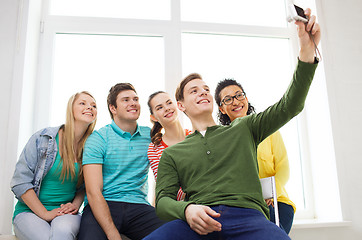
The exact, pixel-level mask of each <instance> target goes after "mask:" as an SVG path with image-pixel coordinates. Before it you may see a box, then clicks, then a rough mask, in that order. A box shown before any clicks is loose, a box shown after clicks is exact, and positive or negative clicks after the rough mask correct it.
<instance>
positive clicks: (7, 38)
mask: <svg viewBox="0 0 362 240" xmlns="http://www.w3.org/2000/svg"><path fill="white" fill-rule="evenodd" d="M18 4H19V1H18V0H1V3H0V39H1V40H0V79H1V87H0V102H1V103H2V107H1V118H0V183H1V184H0V201H1V202H0V216H1V218H0V234H3V233H9V231H10V230H11V216H12V206H9V205H6V204H3V203H2V202H11V200H12V199H13V194H12V193H11V192H10V188H9V184H10V178H11V175H12V173H11V172H13V171H14V159H15V158H16V149H17V135H18V128H19V126H18V123H19V121H18V118H19V109H20V101H19V100H18V99H20V93H21V91H18V90H16V89H14V88H16V87H17V86H18V85H17V83H16V82H14V81H13V79H14V71H13V70H14V63H15V59H16V56H17V54H18V50H19V48H18V46H19V45H18V43H19V42H18V41H17V22H18ZM13 90H15V91H13ZM19 90H21V89H19ZM13 93H15V94H13ZM17 93H18V94H17ZM11 135H12V136H11Z"/></svg>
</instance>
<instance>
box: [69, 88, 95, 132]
mask: <svg viewBox="0 0 362 240" xmlns="http://www.w3.org/2000/svg"><path fill="white" fill-rule="evenodd" d="M73 116H74V121H75V122H83V123H86V124H88V125H89V124H90V123H92V122H93V121H94V120H95V119H96V117H97V105H96V103H95V101H94V99H93V98H92V97H91V96H89V95H88V94H85V93H81V94H79V96H78V97H77V98H76V99H75V100H74V103H73Z"/></svg>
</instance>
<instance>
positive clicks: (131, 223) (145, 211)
mask: <svg viewBox="0 0 362 240" xmlns="http://www.w3.org/2000/svg"><path fill="white" fill-rule="evenodd" d="M107 203H108V207H109V210H110V212H111V216H112V219H113V222H114V224H115V226H116V228H117V229H118V231H119V232H120V233H121V234H124V235H126V236H127V237H128V238H130V239H132V240H137V239H142V238H144V237H145V236H147V235H148V234H150V233H151V232H153V231H154V230H155V229H157V228H158V227H160V226H161V225H162V224H163V223H164V222H163V221H161V220H160V219H159V218H158V217H157V216H156V212H155V209H154V207H152V206H150V205H147V204H137V203H125V202H112V201H107ZM78 239H79V240H93V239H94V240H102V239H104V240H106V239H107V236H106V234H105V233H104V231H103V229H102V228H101V226H100V225H99V224H98V222H97V220H96V219H95V217H94V215H93V213H92V210H91V208H90V206H89V204H88V205H87V206H86V207H85V208H84V211H83V214H82V220H81V223H80V230H79V234H78Z"/></svg>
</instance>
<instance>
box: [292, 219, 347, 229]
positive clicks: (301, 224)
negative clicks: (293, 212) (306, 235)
mask: <svg viewBox="0 0 362 240" xmlns="http://www.w3.org/2000/svg"><path fill="white" fill-rule="evenodd" d="M349 226H351V221H343V220H336V221H328V220H318V219H300V220H294V222H293V229H306V228H330V227H349Z"/></svg>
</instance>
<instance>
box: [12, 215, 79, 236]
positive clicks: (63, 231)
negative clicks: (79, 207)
mask: <svg viewBox="0 0 362 240" xmlns="http://www.w3.org/2000/svg"><path fill="white" fill-rule="evenodd" d="M80 219H81V216H80V215H71V214H66V215H63V216H58V217H56V218H54V219H53V220H52V221H51V222H47V221H45V220H43V219H41V218H40V217H38V216H37V215H36V214H34V213H32V212H22V213H19V214H18V215H16V216H15V218H14V222H13V224H14V232H15V235H16V236H17V237H18V239H19V240H34V239H36V240H49V239H52V240H74V239H75V238H76V237H77V234H78V231H79V225H80Z"/></svg>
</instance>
